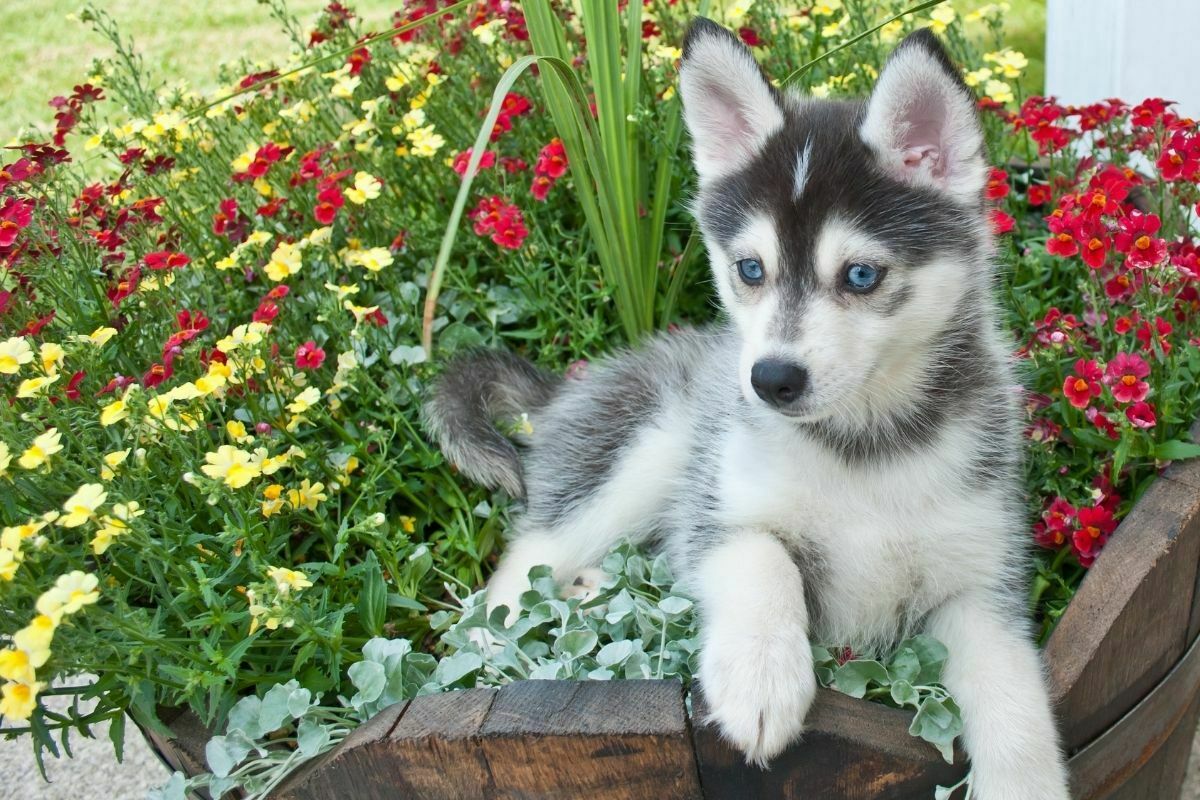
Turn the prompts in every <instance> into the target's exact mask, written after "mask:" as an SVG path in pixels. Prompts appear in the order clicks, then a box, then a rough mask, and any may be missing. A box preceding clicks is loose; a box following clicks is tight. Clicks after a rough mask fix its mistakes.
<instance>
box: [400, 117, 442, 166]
mask: <svg viewBox="0 0 1200 800" xmlns="http://www.w3.org/2000/svg"><path fill="white" fill-rule="evenodd" d="M406 138H407V139H408V141H409V143H410V144H412V154H413V155H414V156H420V157H421V158H432V157H433V156H435V155H436V154H437V151H438V150H440V149H442V145H444V144H445V143H446V140H445V139H444V138H442V135H441V134H439V133H435V132H434V130H433V126H432V125H426V126H425V127H423V128H417V129H416V130H413V131H411V132H410V133H409V134H408V136H407V137H406Z"/></svg>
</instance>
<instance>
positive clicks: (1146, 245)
mask: <svg viewBox="0 0 1200 800" xmlns="http://www.w3.org/2000/svg"><path fill="white" fill-rule="evenodd" d="M1133 246H1134V247H1136V248H1137V249H1138V250H1149V249H1150V237H1149V236H1147V235H1146V234H1144V233H1143V234H1142V235H1141V236H1139V237H1138V238H1137V241H1135V242H1134V243H1133Z"/></svg>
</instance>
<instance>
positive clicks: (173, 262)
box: [142, 250, 192, 269]
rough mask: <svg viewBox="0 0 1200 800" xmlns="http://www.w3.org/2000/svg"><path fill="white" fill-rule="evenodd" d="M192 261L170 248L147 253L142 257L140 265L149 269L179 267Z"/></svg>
mask: <svg viewBox="0 0 1200 800" xmlns="http://www.w3.org/2000/svg"><path fill="white" fill-rule="evenodd" d="M190 263H192V260H191V259H190V258H188V257H187V256H186V255H184V254H183V253H173V252H171V251H170V250H159V251H157V252H154V253H147V254H146V255H145V256H143V258H142V265H143V266H146V267H149V268H150V269H179V268H181V267H186V266H187V265H188V264H190Z"/></svg>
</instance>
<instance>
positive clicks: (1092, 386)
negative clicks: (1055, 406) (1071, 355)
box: [1063, 358, 1104, 408]
mask: <svg viewBox="0 0 1200 800" xmlns="http://www.w3.org/2000/svg"><path fill="white" fill-rule="evenodd" d="M1103 376H1104V373H1103V372H1102V371H1101V370H1100V365H1099V364H1097V363H1096V362H1095V361H1094V360H1090V359H1084V358H1081V359H1079V360H1078V361H1076V362H1075V373H1074V374H1073V375H1068V376H1067V378H1066V380H1064V381H1063V394H1064V395H1066V397H1067V400H1068V401H1070V403H1071V405H1073V406H1075V407H1076V408H1087V407H1088V404H1089V403H1091V402H1092V398H1093V397H1099V396H1100V393H1101V392H1102V391H1103V389H1102V388H1101V385H1100V380H1101V378H1103Z"/></svg>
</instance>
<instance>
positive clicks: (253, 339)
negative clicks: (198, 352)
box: [217, 322, 271, 355]
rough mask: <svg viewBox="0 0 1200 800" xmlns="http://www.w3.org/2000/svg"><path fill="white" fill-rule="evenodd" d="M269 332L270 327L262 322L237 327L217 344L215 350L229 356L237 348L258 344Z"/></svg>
mask: <svg viewBox="0 0 1200 800" xmlns="http://www.w3.org/2000/svg"><path fill="white" fill-rule="evenodd" d="M269 330H271V326H270V325H267V324H266V323H263V322H251V323H250V324H248V325H238V326H237V327H236V328H234V329H233V332H232V333H230V334H229V335H228V336H226V337H225V338H224V339H221V340H220V341H218V342H217V349H218V350H220V351H221V352H222V353H224V354H225V355H229V354H230V353H232V352H233V351H234V350H237V349H238V348H239V347H243V346H248V345H255V344H258V343H259V342H261V341H262V338H263V334H264V333H266V332H267V331H269Z"/></svg>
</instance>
